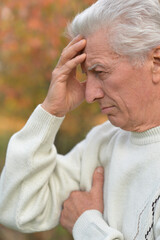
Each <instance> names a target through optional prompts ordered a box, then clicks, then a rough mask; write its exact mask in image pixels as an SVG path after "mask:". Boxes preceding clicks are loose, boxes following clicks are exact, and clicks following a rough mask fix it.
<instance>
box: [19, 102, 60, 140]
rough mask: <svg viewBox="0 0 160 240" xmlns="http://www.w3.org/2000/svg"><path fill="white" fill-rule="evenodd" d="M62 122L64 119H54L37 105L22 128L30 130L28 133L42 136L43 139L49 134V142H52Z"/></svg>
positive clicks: (54, 117)
mask: <svg viewBox="0 0 160 240" xmlns="http://www.w3.org/2000/svg"><path fill="white" fill-rule="evenodd" d="M63 120H64V117H56V116H54V115H52V114H50V113H49V112H47V111H45V110H44V109H43V108H42V107H41V105H38V106H37V107H36V109H35V110H34V111H33V113H32V114H31V116H30V118H29V119H28V121H27V123H26V125H25V127H24V128H27V129H30V133H34V134H38V135H41V136H43V135H44V137H45V135H46V134H47V135H48V133H49V136H50V137H51V141H53V139H54V138H55V136H56V134H57V131H58V130H59V128H60V125H61V123H62V122H63ZM49 136H48V137H49ZM50 137H49V138H50ZM48 140H49V139H48Z"/></svg>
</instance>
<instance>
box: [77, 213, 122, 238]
mask: <svg viewBox="0 0 160 240" xmlns="http://www.w3.org/2000/svg"><path fill="white" fill-rule="evenodd" d="M72 233H73V237H74V239H75V240H82V239H83V240H113V239H120V240H122V239H123V235H122V234H121V233H120V232H119V231H117V230H116V229H113V228H111V227H109V226H108V225H107V223H106V222H105V221H104V219H103V216H102V213H101V212H99V211H97V210H88V211H85V212H84V213H83V214H82V215H81V216H80V217H79V218H78V220H77V221H76V223H75V225H74V227H73V232H72Z"/></svg>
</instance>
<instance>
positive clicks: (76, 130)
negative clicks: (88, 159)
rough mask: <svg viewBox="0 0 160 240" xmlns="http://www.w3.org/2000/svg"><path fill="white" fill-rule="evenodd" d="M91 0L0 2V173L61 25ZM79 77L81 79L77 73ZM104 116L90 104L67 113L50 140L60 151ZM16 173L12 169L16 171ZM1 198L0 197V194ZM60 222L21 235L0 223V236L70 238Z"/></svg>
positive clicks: (59, 41)
mask: <svg viewBox="0 0 160 240" xmlns="http://www.w3.org/2000/svg"><path fill="white" fill-rule="evenodd" d="M93 2H94V0H57V1H56V0H0V172H1V171H2V168H3V166H4V162H5V155H6V150H7V144H8V141H9V138H10V137H11V135H12V134H13V133H14V132H16V131H18V130H20V129H21V128H22V127H23V126H24V124H25V122H26V121H27V119H28V117H29V116H30V114H31V113H32V111H33V110H34V109H35V107H36V106H37V105H38V104H39V103H42V102H43V100H44V98H45V96H46V93H47V90H48V87H49V83H50V79H51V73H52V70H53V68H54V67H55V66H56V63H57V61H58V57H59V55H60V53H61V51H62V49H63V48H64V47H65V45H66V44H67V43H68V40H67V38H66V37H65V35H64V31H65V27H66V25H67V24H68V22H69V21H71V20H72V19H73V17H74V16H75V15H76V14H77V13H78V12H81V11H82V10H83V9H85V8H86V7H88V6H89V5H90V4H92V3H93ZM77 75H78V78H79V79H83V76H82V74H81V72H80V71H78V73H77ZM105 120H106V116H104V115H102V114H100V111H99V108H98V106H97V104H96V103H94V104H91V105H89V104H87V103H85V102H84V103H83V104H82V105H81V106H80V107H79V108H77V109H76V110H74V111H72V112H71V113H69V114H68V115H67V116H66V118H65V120H64V122H63V124H62V126H61V129H60V131H59V133H58V136H57V138H56V146H57V149H58V151H59V152H60V153H62V154H65V153H66V152H68V151H69V150H70V149H71V148H72V147H73V146H74V145H75V144H76V143H77V142H79V141H80V140H81V139H83V138H84V137H85V135H86V133H87V132H88V131H89V129H91V128H92V127H93V126H95V125H97V124H100V123H102V122H104V121H105ZM16 174H18V173H16ZM0 197H1V196H0ZM71 239H73V238H72V236H71V235H70V234H69V233H68V232H67V231H66V230H64V229H63V228H62V227H61V226H58V227H56V228H55V229H53V230H50V231H46V232H40V233H34V234H21V233H18V232H16V231H12V230H10V229H7V228H6V227H4V226H2V225H0V240H71Z"/></svg>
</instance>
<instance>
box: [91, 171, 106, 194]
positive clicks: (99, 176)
mask: <svg viewBox="0 0 160 240" xmlns="http://www.w3.org/2000/svg"><path fill="white" fill-rule="evenodd" d="M103 184H104V169H103V167H98V168H96V170H95V171H94V174H93V182H92V189H91V191H92V193H93V192H94V193H95V194H97V195H99V196H103Z"/></svg>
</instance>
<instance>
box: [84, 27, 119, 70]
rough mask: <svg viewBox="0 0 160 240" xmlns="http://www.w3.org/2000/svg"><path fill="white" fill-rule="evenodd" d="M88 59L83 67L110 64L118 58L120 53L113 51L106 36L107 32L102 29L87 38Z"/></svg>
mask: <svg viewBox="0 0 160 240" xmlns="http://www.w3.org/2000/svg"><path fill="white" fill-rule="evenodd" d="M83 52H85V53H86V60H85V62H84V63H83V64H82V69H92V68H95V67H96V66H97V65H104V64H105V65H110V64H113V61H115V60H117V59H118V57H119V56H118V55H117V54H116V53H115V52H113V50H112V49H111V47H110V45H109V44H108V41H107V38H106V32H105V31H103V30H101V31H99V32H96V33H95V34H92V35H90V36H88V37H87V38H86V47H85V48H84V50H83Z"/></svg>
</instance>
